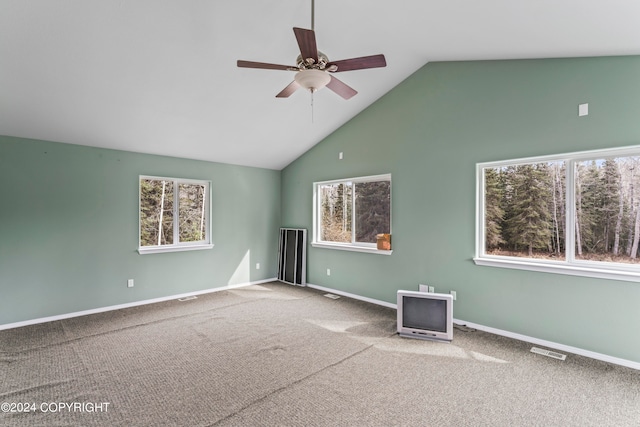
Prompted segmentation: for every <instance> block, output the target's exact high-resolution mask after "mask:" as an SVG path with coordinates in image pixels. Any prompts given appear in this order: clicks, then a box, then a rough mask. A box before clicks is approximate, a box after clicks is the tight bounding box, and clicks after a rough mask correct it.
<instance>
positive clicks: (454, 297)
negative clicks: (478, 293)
mask: <svg viewBox="0 0 640 427" xmlns="http://www.w3.org/2000/svg"><path fill="white" fill-rule="evenodd" d="M450 294H451V295H452V296H453V300H454V301H455V300H456V296H457V295H456V291H451V292H450Z"/></svg>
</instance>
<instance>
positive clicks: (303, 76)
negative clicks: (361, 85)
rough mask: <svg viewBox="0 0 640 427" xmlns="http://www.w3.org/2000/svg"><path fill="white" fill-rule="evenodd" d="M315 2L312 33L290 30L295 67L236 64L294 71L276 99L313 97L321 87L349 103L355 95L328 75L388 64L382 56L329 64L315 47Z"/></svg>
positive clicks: (299, 29)
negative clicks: (304, 93)
mask: <svg viewBox="0 0 640 427" xmlns="http://www.w3.org/2000/svg"><path fill="white" fill-rule="evenodd" d="M313 21H314V0H311V28H312V29H311V30H307V29H304V28H297V27H294V28H293V32H294V33H295V36H296V40H297V42H298V47H299V48H300V55H298V58H297V60H296V65H295V66H291V65H278V64H269V63H265V62H253V61H243V60H239V61H238V67H242V68H260V69H266V70H284V71H295V72H296V75H295V76H294V80H293V81H292V82H291V83H290V84H289V85H288V86H287V87H285V88H284V89H283V90H282V91H281V92H280V93H278V94H277V95H276V98H288V97H289V96H291V94H293V93H294V92H295V91H296V90H298V89H299V88H301V87H302V88H304V89H306V90H308V91H310V92H311V93H312V94H313V93H314V92H316V91H317V90H319V89H322V88H323V87H325V86H326V87H328V88H329V89H331V90H332V91H333V92H335V93H337V94H338V95H340V96H341V97H343V98H344V99H350V98H351V97H353V96H354V95H355V94H357V93H358V92H357V91H356V90H355V89H353V88H352V87H350V86H348V85H347V84H345V83H343V82H342V81H340V80H338V79H337V78H335V77H334V76H332V75H331V74H333V73H338V72H342V71H352V70H362V69H366V68H378V67H385V66H386V65H387V62H386V60H385V58H384V55H382V54H379V55H371V56H362V57H359V58H351V59H342V60H340V61H330V60H329V58H328V57H327V55H325V54H324V53H322V52H320V51H319V50H318V48H317V46H316V35H315V32H314V30H313V27H314V22H313Z"/></svg>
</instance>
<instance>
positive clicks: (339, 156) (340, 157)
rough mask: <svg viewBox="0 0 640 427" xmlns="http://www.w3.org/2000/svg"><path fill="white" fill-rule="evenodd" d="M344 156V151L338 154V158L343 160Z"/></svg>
mask: <svg viewBox="0 0 640 427" xmlns="http://www.w3.org/2000/svg"><path fill="white" fill-rule="evenodd" d="M343 158H344V155H343V154H342V151H341V152H340V153H339V154H338V159H339V160H342V159H343Z"/></svg>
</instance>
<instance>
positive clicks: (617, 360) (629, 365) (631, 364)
mask: <svg viewBox="0 0 640 427" xmlns="http://www.w3.org/2000/svg"><path fill="white" fill-rule="evenodd" d="M453 322H454V323H456V324H458V325H465V326H467V327H469V328H473V329H478V330H480V331H484V332H489V333H491V334H494V335H501V336H503V337H507V338H513V339H516V340H520V341H525V342H529V343H531V344H537V345H541V346H544V347H548V348H552V349H554V350H560V351H566V352H567V353H573V354H577V355H579V356H584V357H589V358H591V359H595V360H601V361H603V362H609V363H613V364H615V365H621V366H626V367H627V368H632V369H637V370H640V363H639V362H634V361H632V360H627V359H621V358H619V357H614V356H609V355H608V354H602V353H596V352H594V351H590V350H585V349H582V348H578V347H572V346H570V345H564V344H559V343H556V342H553V341H547V340H542V339H539V338H534V337H530V336H527V335H522V334H517V333H515V332H509V331H503V330H502V329H496V328H492V327H489V326H484V325H478V324H476V323H471V322H465V321H464V320H459V319H453Z"/></svg>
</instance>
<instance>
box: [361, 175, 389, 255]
mask: <svg viewBox="0 0 640 427" xmlns="http://www.w3.org/2000/svg"><path fill="white" fill-rule="evenodd" d="M355 210H356V213H355V222H356V224H355V227H356V233H355V234H356V235H355V237H356V242H363V243H376V235H377V234H380V233H390V230H391V182H390V181H375V182H357V183H355Z"/></svg>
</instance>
